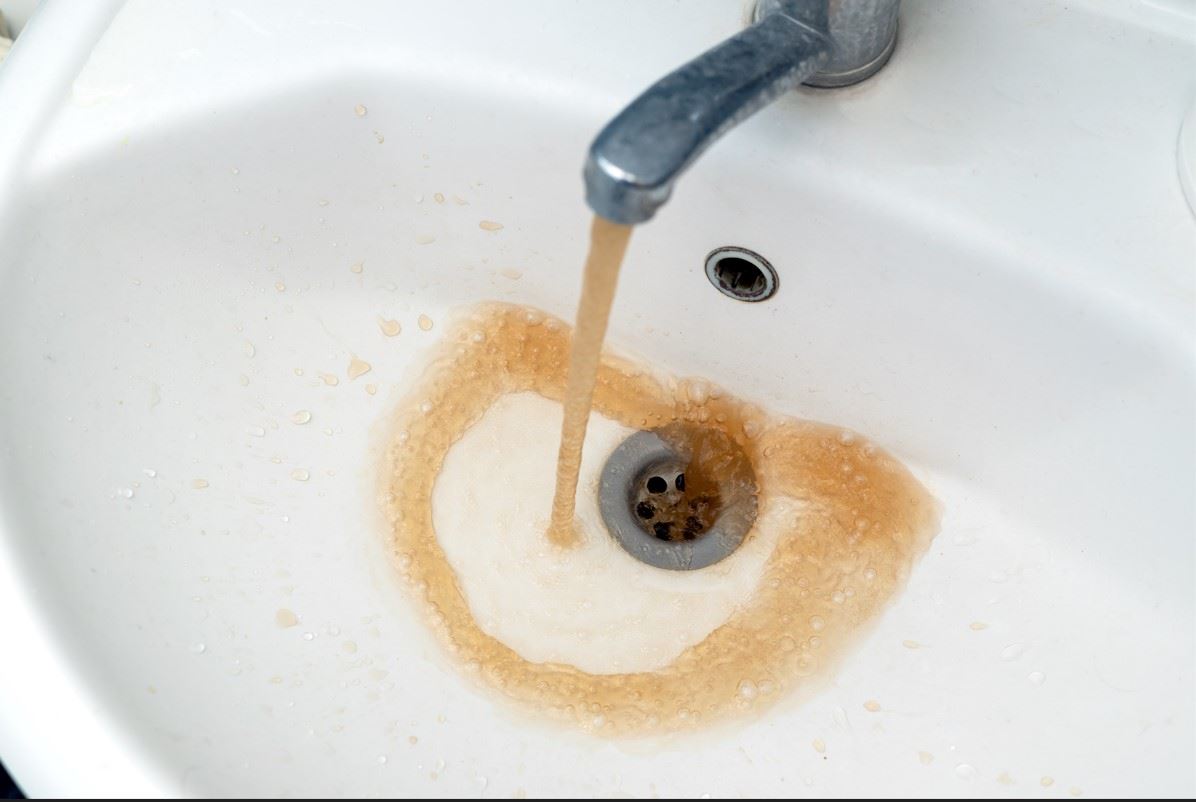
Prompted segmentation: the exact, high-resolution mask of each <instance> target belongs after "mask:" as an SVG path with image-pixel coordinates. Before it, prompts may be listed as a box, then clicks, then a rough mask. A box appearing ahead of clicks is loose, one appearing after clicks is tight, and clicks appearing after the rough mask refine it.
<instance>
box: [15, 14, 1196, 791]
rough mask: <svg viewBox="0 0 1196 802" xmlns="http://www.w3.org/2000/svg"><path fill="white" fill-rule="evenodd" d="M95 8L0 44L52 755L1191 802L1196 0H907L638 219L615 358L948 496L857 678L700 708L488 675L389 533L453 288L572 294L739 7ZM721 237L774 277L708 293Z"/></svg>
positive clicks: (366, 776)
mask: <svg viewBox="0 0 1196 802" xmlns="http://www.w3.org/2000/svg"><path fill="white" fill-rule="evenodd" d="M66 9H67V7H66V6H65V5H62V4H54V3H50V4H47V5H46V6H45V7H44V8H43V9H42V10H41V11H39V13H38V15H37V16H36V17H35V18H34V19H33V20H32V21H31V22H30V24H29V26H28V28H27V29H26V31H25V32H24V33H23V34H22V38H21V40H20V41H19V42H18V43H17V45H16V48H15V49H14V51H13V52H12V54H11V55H10V57H9V59H8V61H7V62H6V63H5V64H4V66H3V67H0V108H5V110H6V111H5V120H4V125H3V126H0V154H3V155H0V305H2V308H3V311H4V316H3V322H2V323H0V326H2V329H0V365H3V368H4V374H5V381H4V383H3V386H2V388H0V622H2V624H3V630H4V632H5V633H6V635H5V642H4V647H3V648H4V659H3V660H0V710H2V711H3V714H2V715H0V756H3V759H4V761H5V763H6V764H7V765H8V766H9V767H10V768H11V769H12V771H13V773H14V775H15V777H16V778H17V780H18V781H19V782H20V783H22V784H23V786H24V788H25V790H26V792H27V793H29V794H31V795H68V794H79V793H88V794H97V793H100V794H109V795H122V796H123V795H127V794H130V793H144V794H204V795H217V794H219V795H234V794H236V795H243V794H271V795H305V796H313V795H321V796H323V795H354V796H365V795H379V794H386V795H394V794H398V795H454V796H504V797H505V796H511V795H523V794H526V795H530V796H539V795H549V794H552V795H562V794H564V795H614V794H632V795H636V796H640V795H644V796H647V795H656V794H660V795H668V796H674V795H677V796H680V795H685V796H690V797H693V796H699V795H702V794H710V795H712V796H723V795H733V794H751V795H766V794H767V795H770V796H777V795H785V796H792V795H797V794H803V795H804V794H825V795H853V796H854V795H866V794H904V795H922V796H940V795H958V794H966V795H971V796H997V795H1001V796H1009V795H1016V796H1028V795H1035V796H1037V795H1040V794H1042V793H1044V792H1045V793H1048V794H1050V795H1066V794H1069V793H1070V794H1073V795H1075V794H1081V793H1082V794H1085V795H1101V796H1104V795H1114V794H1116V795H1126V794H1133V795H1181V794H1182V795H1191V794H1193V793H1196V774H1194V772H1193V763H1192V759H1191V758H1192V755H1193V753H1194V752H1196V692H1194V688H1196V678H1194V676H1193V668H1194V666H1196V595H1194V594H1196V590H1194V589H1196V553H1194V543H1196V540H1194V535H1196V508H1194V502H1193V490H1192V488H1193V486H1194V480H1196V414H1194V412H1196V360H1194V359H1193V356H1194V354H1193V350H1194V348H1193V347H1194V343H1196V337H1194V335H1196V315H1194V314H1193V312H1194V303H1196V293H1194V290H1196V223H1194V219H1193V213H1192V211H1191V210H1190V209H1189V207H1188V205H1187V203H1186V201H1185V198H1184V194H1183V191H1182V189H1181V184H1180V179H1179V173H1178V170H1177V150H1176V148H1177V144H1176V143H1177V141H1178V138H1179V131H1180V125H1181V123H1182V121H1183V119H1184V116H1185V114H1186V113H1187V112H1188V109H1189V107H1190V106H1191V104H1192V103H1193V101H1194V98H1196V93H1194V89H1196V81H1194V76H1196V12H1193V10H1192V7H1191V6H1190V5H1187V4H1181V3H1174V4H1173V3H1165V2H1157V3H1151V4H1146V3H1142V4H1121V5H1116V6H1114V5H1112V4H1107V3H1096V2H1083V1H1081V2H1069V3H1033V4H1011V3H998V2H968V3H950V4H944V3H931V2H911V1H910V0H907V2H906V3H905V4H904V5H903V8H902V16H901V29H900V36H899V44H898V47H897V50H896V52H895V54H894V56H893V58H892V61H891V62H890V63H889V65H888V66H887V67H886V68H885V69H884V70H883V71H882V72H881V73H880V74H879V75H877V76H876V77H875V78H873V79H871V80H869V81H867V82H865V83H863V84H861V85H859V86H856V87H853V88H849V89H844V90H836V91H821V90H813V89H809V90H800V91H797V92H794V93H792V94H791V95H789V96H787V97H785V98H783V99H781V100H780V101H779V102H777V103H776V104H774V105H773V106H772V107H770V108H768V109H766V110H764V111H763V112H761V113H760V114H759V115H757V116H756V117H754V118H753V119H751V120H750V121H748V122H747V123H745V124H744V125H743V126H741V127H740V128H739V129H737V130H735V131H733V132H732V133H731V134H729V135H728V136H727V137H726V139H725V140H724V141H722V142H720V143H719V144H717V145H716V146H715V147H714V148H713V149H712V150H711V151H710V152H709V153H708V154H707V155H706V156H704V157H703V158H702V159H701V160H700V161H699V162H698V164H696V165H695V167H694V168H693V169H692V170H691V172H690V173H689V174H688V175H687V176H686V178H685V179H684V180H683V181H682V182H681V183H680V184H679V186H678V189H677V192H676V194H675V196H674V198H673V200H672V201H671V202H670V203H669V204H668V205H667V206H666V207H664V209H663V210H662V211H661V213H660V214H659V215H658V217H657V218H656V219H655V220H654V221H653V222H651V223H650V224H649V225H647V226H645V227H643V228H642V230H639V231H637V232H636V233H635V235H634V237H633V240H632V245H631V248H630V250H629V254H628V259H627V262H626V264H625V266H624V272H623V275H622V278H621V283H620V290H619V294H618V296H617V298H616V302H615V308H614V312H613V317H612V321H611V327H610V335H609V340H608V342H609V346H610V347H611V348H612V349H613V350H615V351H617V352H620V353H623V354H627V355H631V356H633V357H635V358H636V359H639V360H642V361H644V362H647V363H649V364H652V365H654V366H659V367H661V368H662V369H665V370H667V371H669V372H670V373H673V374H676V375H694V376H703V377H706V378H708V379H710V380H713V381H715V382H718V383H719V384H721V385H723V386H725V387H727V388H729V389H730V390H732V391H733V392H734V393H736V394H737V395H739V396H742V397H747V398H751V399H754V400H757V401H758V402H759V403H760V404H761V405H762V406H765V407H768V408H771V409H773V410H776V411H778V412H782V413H784V414H787V415H793V416H797V417H802V418H810V419H815V420H821V421H827V422H830V423H834V424H836V425H839V426H844V427H847V428H850V429H853V430H856V431H858V432H861V433H864V434H866V435H867V436H869V437H871V438H873V439H874V440H875V441H876V442H878V443H879V444H881V445H882V446H884V447H885V448H887V449H889V450H890V451H891V452H892V453H894V454H895V455H897V456H898V457H900V458H901V459H902V460H903V461H904V462H905V463H906V464H908V465H909V466H910V467H911V470H913V471H914V473H915V474H916V475H917V477H918V478H919V479H920V480H921V481H922V482H923V484H925V485H926V487H927V488H928V489H929V490H930V491H931V493H933V494H934V495H935V496H936V497H937V498H938V500H939V502H940V503H941V504H942V509H943V521H942V529H941V532H940V534H939V535H938V537H937V538H936V540H935V541H934V543H933V544H932V546H931V549H930V551H929V552H928V553H927V554H926V555H925V556H924V557H923V558H922V559H921V561H920V562H918V563H917V564H916V566H915V568H914V571H913V573H912V575H911V577H910V579H909V582H908V585H907V587H906V588H905V590H904V592H903V593H901V594H900V595H899V596H898V597H897V598H896V600H895V601H894V602H893V603H892V604H891V605H890V606H889V608H888V609H887V611H886V612H885V613H884V614H883V616H881V618H880V619H879V620H878V621H877V622H876V623H875V625H874V626H873V627H872V628H871V629H870V630H869V631H868V632H867V634H866V635H865V636H864V637H863V638H862V639H861V640H860V641H859V643H858V644H857V645H856V646H855V648H854V649H853V650H852V651H851V652H850V654H848V655H847V656H846V658H845V659H844V660H843V661H842V664H841V665H840V666H839V667H838V669H837V670H836V671H835V672H834V673H833V674H831V675H830V676H829V677H828V678H827V680H826V682H824V683H823V684H822V685H821V686H820V687H819V688H817V689H816V690H815V691H814V692H812V693H811V694H809V695H808V697H806V698H802V699H794V700H790V701H788V702H787V703H785V704H782V705H781V706H779V707H778V708H775V709H773V710H771V711H770V712H769V713H768V714H767V715H764V716H762V717H760V718H757V719H755V720H750V721H745V722H737V723H734V724H730V725H726V726H723V727H719V728H715V729H710V730H707V731H703V732H700V733H698V734H695V735H688V736H684V737H677V738H675V739H669V740H667V741H663V742H662V741H642V740H640V741H633V742H628V741H623V740H618V739H613V740H612V739H597V738H594V737H591V736H588V735H585V734H583V733H579V732H573V731H570V730H563V729H561V728H560V727H557V726H552V725H548V724H545V723H543V722H541V721H539V720H537V719H535V718H534V717H524V716H520V715H517V714H514V713H512V712H511V711H510V710H508V709H507V708H506V707H505V706H503V705H502V704H499V703H497V702H496V700H495V699H494V697H493V696H492V694H491V693H489V692H487V691H486V690H484V689H482V688H479V687H476V686H475V685H473V684H472V683H470V682H468V681H466V680H465V679H463V678H462V676H461V674H460V673H459V672H458V671H457V670H456V668H455V667H454V665H453V663H452V661H451V660H450V659H449V657H448V656H447V655H446V654H445V653H444V650H443V649H442V648H441V647H440V645H439V644H438V643H437V642H436V640H435V639H434V638H433V637H432V636H431V634H430V633H429V632H428V630H427V627H426V626H425V624H424V622H423V620H422V617H421V615H420V614H419V613H418V611H416V610H415V609H414V608H413V606H412V604H411V603H410V601H409V599H408V598H407V596H406V594H405V593H404V590H403V588H402V586H401V584H400V583H399V582H398V580H397V577H396V574H395V571H394V570H393V568H392V567H391V565H390V563H389V561H388V559H387V556H386V553H385V547H384V542H383V532H382V527H381V521H380V514H379V510H378V504H377V502H376V495H377V488H378V477H377V465H378V456H379V451H380V449H381V448H382V447H383V445H384V443H385V437H384V430H385V426H386V422H387V420H388V417H389V415H390V414H391V412H392V410H393V409H394V408H395V406H396V405H397V404H398V402H399V400H400V399H401V398H402V397H403V395H404V392H405V389H406V388H408V387H410V386H411V384H412V382H413V381H414V379H415V377H417V376H418V375H419V370H420V367H421V365H422V364H423V360H425V359H426V355H427V353H428V350H429V349H430V347H431V346H432V345H433V344H434V343H436V342H437V339H438V335H439V334H440V333H441V332H443V331H444V329H445V324H446V323H447V321H448V320H449V319H450V318H451V317H452V315H453V314H455V313H456V312H457V310H460V309H461V308H463V307H465V306H467V305H469V304H472V303H475V302H479V301H483V300H500V301H510V302H516V303H521V304H529V305H532V306H536V307H539V308H541V309H544V310H545V311H547V312H550V313H552V314H556V315H559V316H561V317H564V318H567V319H568V318H570V317H571V316H572V312H573V309H574V307H575V304H576V301H577V294H578V291H579V286H580V265H581V263H582V259H583V257H584V251H585V239H584V238H585V234H586V230H587V216H588V213H587V210H586V208H585V207H584V204H583V202H582V192H581V182H580V177H579V171H580V167H581V163H582V158H583V155H584V152H585V148H586V146H587V145H588V143H589V140H590V138H591V137H592V136H593V134H594V133H595V132H596V131H597V130H598V128H599V127H600V125H601V124H602V122H604V121H605V120H606V119H607V118H609V116H610V115H611V114H612V113H614V112H615V111H616V110H617V109H618V108H619V107H620V106H621V104H622V103H624V102H626V101H627V100H628V99H629V98H631V97H632V96H634V94H635V93H637V92H638V91H639V90H640V89H642V88H643V87H644V86H646V85H647V84H648V83H650V82H651V81H653V80H655V79H656V78H657V77H659V76H660V75H663V74H664V73H665V72H666V71H667V70H668V69H670V68H672V67H674V66H676V65H677V64H679V63H681V62H683V61H685V60H686V59H688V58H690V57H692V56H693V55H695V54H696V53H698V52H700V51H701V50H703V49H704V48H706V47H708V46H709V45H711V44H713V43H715V42H717V41H718V40H720V39H721V38H723V37H725V36H727V35H729V34H731V33H733V32H734V31H735V30H737V29H738V27H739V26H740V25H741V24H742V15H741V13H740V9H739V8H737V7H736V6H735V4H728V3H726V2H719V1H718V0H702V2H693V3H688V4H686V6H685V8H684V10H682V9H680V8H678V7H677V6H676V5H675V4H672V3H665V2H655V3H642V2H632V1H631V0H619V2H606V3H602V4H562V3H556V2H547V0H542V1H541V2H532V1H530V0H528V1H525V2H518V3H514V2H508V3H502V4H497V3H487V2H481V0H477V1H476V2H475V1H474V0H462V1H461V2H456V3H451V4H418V5H416V4H404V5H402V6H399V5H397V4H392V3H384V2H380V1H379V2H351V3H349V2H346V3H338V4H335V6H333V5H330V4H327V3H314V2H312V3H309V2H295V1H294V0H288V2H281V0H278V1H277V2H257V3H253V4H242V3H236V2H220V1H217V0H206V1H202V0H189V1H188V2H180V3H173V4H170V8H169V10H167V9H166V8H164V7H163V6H162V5H161V4H156V3H152V2H144V1H136V2H129V3H126V4H103V3H94V4H86V5H85V6H84V7H82V8H81V7H79V4H71V5H70V10H69V11H68V10H66ZM1127 65H1133V68H1132V69H1127ZM482 221H489V222H496V223H499V224H501V228H500V229H495V227H494V226H486V227H482V226H481V225H480V224H481V222H482ZM725 245H736V246H742V247H747V248H750V249H752V250H753V251H755V252H757V253H759V254H761V255H763V256H764V257H765V258H767V259H768V260H769V261H771V263H772V264H773V265H774V266H775V267H776V269H777V272H778V274H779V278H780V289H779V291H778V293H777V294H776V296H775V297H774V298H772V299H771V300H769V301H768V302H766V303H762V304H743V303H737V302H735V301H733V300H730V299H728V298H726V297H724V296H722V295H720V294H719V293H718V292H716V291H715V289H714V288H712V287H711V285H710V283H709V282H708V281H707V279H706V277H705V275H704V271H703V261H704V259H705V257H706V254H707V253H709V252H710V251H711V250H712V249H714V248H716V247H720V246H725ZM421 316H423V318H424V322H425V325H424V326H421V325H420V324H419V320H420V318H421ZM380 319H382V320H396V321H398V322H399V324H400V326H401V333H399V334H397V336H386V334H385V333H384V332H383V331H382V330H381V329H380V325H379V320H380ZM427 323H430V324H431V327H430V329H427V330H425V329H426V328H427V325H426V324H427ZM354 357H358V358H360V359H363V360H366V361H368V362H369V363H370V365H371V366H372V370H371V371H370V372H369V373H368V374H366V375H364V376H361V377H360V378H357V379H354V380H350V379H349V378H348V377H347V376H346V366H347V365H348V364H349V362H350V360H351V359H352V358H354ZM324 374H328V375H331V376H336V377H338V382H337V384H335V385H331V384H329V383H327V382H326V381H325V379H324V377H323V375H324ZM370 388H372V389H373V392H370ZM302 411H307V412H310V421H308V422H306V423H296V422H295V421H296V420H300V421H301V420H303V418H304V416H303V415H300V416H299V417H298V418H295V417H294V416H295V414H296V413H298V412H302ZM300 471H301V472H306V476H307V480H306V481H296V480H295V479H294V478H292V477H293V474H294V473H295V472H300ZM280 609H286V610H290V611H294V613H295V615H296V616H297V618H298V625H297V626H293V627H287V628H280V627H279V626H278V625H277V623H276V611H278V610H280ZM872 700H876V701H877V702H879V703H880V705H879V706H880V709H879V710H875V711H874V710H870V709H868V708H866V707H865V703H866V702H869V701H872ZM869 707H875V705H869Z"/></svg>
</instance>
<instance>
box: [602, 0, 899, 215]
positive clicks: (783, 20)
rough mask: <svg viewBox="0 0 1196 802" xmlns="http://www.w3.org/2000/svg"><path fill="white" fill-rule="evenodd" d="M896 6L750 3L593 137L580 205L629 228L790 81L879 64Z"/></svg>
mask: <svg viewBox="0 0 1196 802" xmlns="http://www.w3.org/2000/svg"><path fill="white" fill-rule="evenodd" d="M899 3H900V0H759V2H758V3H757V5H756V9H755V12H754V19H755V22H754V23H753V24H752V25H751V26H749V27H748V28H746V29H744V30H743V31H741V32H740V33H738V34H736V35H735V36H732V37H731V38H729V39H727V40H725V41H724V42H722V43H721V44H718V45H715V46H714V47H713V48H711V49H710V50H707V51H706V52H705V53H703V54H702V55H700V56H698V57H697V58H696V59H694V60H693V61H691V62H689V63H688V64H685V65H684V66H682V67H680V68H678V69H677V70H675V71H673V72H672V73H670V74H668V75H666V76H665V77H664V78H662V79H661V80H659V81H657V82H656V83H655V84H653V85H652V86H651V87H649V88H648V90H647V91H646V92H644V93H643V94H642V95H640V96H639V97H637V98H636V99H635V100H633V101H632V102H631V105H629V106H627V108H625V109H623V111H621V112H619V114H618V116H616V117H615V118H614V119H613V120H611V121H610V122H609V123H608V124H607V125H606V127H605V128H603V129H602V131H601V132H600V133H599V134H598V138H597V139H595V140H594V144H593V145H591V146H590V153H589V157H588V158H587V159H586V166H585V182H586V202H587V203H588V204H589V205H590V208H592V209H593V210H594V211H595V212H596V213H597V214H599V215H601V216H602V217H605V218H607V219H608V220H613V221H614V222H616V223H623V224H626V225H633V224H635V223H642V222H644V221H645V220H649V219H650V218H651V217H652V215H654V214H655V213H656V210H657V209H659V208H660V207H661V206H662V205H663V204H664V202H665V201H667V200H668V199H669V194H670V193H671V192H672V190H673V184H674V183H675V182H676V180H677V177H678V176H679V175H681V173H682V172H684V171H685V169H686V168H687V167H689V165H690V164H691V163H693V161H694V159H696V158H697V157H698V156H699V155H701V153H702V152H703V151H704V150H706V148H708V147H709V146H710V145H711V144H712V143H713V142H714V140H716V139H718V138H719V137H720V136H722V135H723V134H725V133H726V132H727V131H729V130H730V129H731V128H734V127H735V126H736V125H737V124H739V123H740V122H742V121H743V120H745V119H747V118H748V117H749V116H751V115H752V114H754V113H755V112H757V111H759V110H760V109H761V108H763V107H764V106H766V105H768V104H769V103H771V102H772V101H773V100H775V99H776V98H777V97H779V96H780V95H782V94H784V93H785V92H787V91H789V90H790V89H793V88H795V87H796V86H797V85H798V84H800V83H803V82H804V83H807V84H809V85H811V86H821V87H837V86H848V85H850V84H854V83H857V82H859V81H862V80H864V79H865V78H867V77H869V76H870V75H872V74H873V73H875V72H876V71H877V70H879V69H880V68H881V67H883V66H884V65H885V62H887V61H888V59H889V56H890V54H892V52H893V46H894V44H896V41H897V7H898V4H899Z"/></svg>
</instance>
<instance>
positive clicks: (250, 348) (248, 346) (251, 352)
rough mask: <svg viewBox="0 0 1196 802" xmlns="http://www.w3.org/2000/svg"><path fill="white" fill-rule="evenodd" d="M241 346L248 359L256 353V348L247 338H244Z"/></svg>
mask: <svg viewBox="0 0 1196 802" xmlns="http://www.w3.org/2000/svg"><path fill="white" fill-rule="evenodd" d="M241 347H242V349H243V350H244V351H245V356H247V357H249V358H250V359H253V355H254V354H256V353H257V349H256V348H254V347H253V343H251V342H249V340H246V341H245V344H244V345H243V346H241Z"/></svg>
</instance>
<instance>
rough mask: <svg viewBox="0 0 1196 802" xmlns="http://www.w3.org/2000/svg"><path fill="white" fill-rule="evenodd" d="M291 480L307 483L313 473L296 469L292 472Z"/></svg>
mask: <svg viewBox="0 0 1196 802" xmlns="http://www.w3.org/2000/svg"><path fill="white" fill-rule="evenodd" d="M291 478H292V479H294V480H295V481H296V482H306V481H307V480H308V479H310V478H311V473H310V472H308V471H306V470H304V469H303V468H296V469H295V470H293V471H291Z"/></svg>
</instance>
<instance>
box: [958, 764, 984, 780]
mask: <svg viewBox="0 0 1196 802" xmlns="http://www.w3.org/2000/svg"><path fill="white" fill-rule="evenodd" d="M978 773H979V772H977V771H976V767H975V766H973V765H972V764H970V763H960V764H959V765H958V766H956V767H955V776H956V777H958V778H959V779H961V780H967V781H968V782H971V781H972V780H974V779H976V776H977V774H978Z"/></svg>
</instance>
